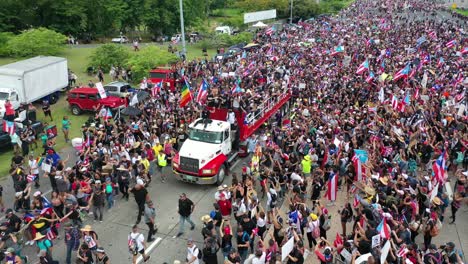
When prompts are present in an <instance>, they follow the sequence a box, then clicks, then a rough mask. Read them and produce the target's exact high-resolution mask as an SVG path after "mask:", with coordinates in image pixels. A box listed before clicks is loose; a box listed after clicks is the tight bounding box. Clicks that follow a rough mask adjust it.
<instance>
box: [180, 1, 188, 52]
mask: <svg viewBox="0 0 468 264" xmlns="http://www.w3.org/2000/svg"><path fill="white" fill-rule="evenodd" d="M179 7H180V33H181V35H182V36H181V37H182V54H181V55H183V56H184V58H185V54H186V53H187V49H186V47H185V29H184V4H183V3H182V0H179Z"/></svg>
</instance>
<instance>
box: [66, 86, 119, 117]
mask: <svg viewBox="0 0 468 264" xmlns="http://www.w3.org/2000/svg"><path fill="white" fill-rule="evenodd" d="M67 101H68V105H69V106H70V109H71V111H72V113H73V114H74V115H79V114H81V113H82V112H83V111H95V110H96V109H97V108H99V107H100V106H104V107H108V108H111V109H115V108H121V107H125V106H127V102H128V101H127V99H125V98H120V97H117V96H112V95H109V96H107V97H106V98H101V96H100V95H99V91H98V89H97V88H91V87H80V88H76V89H73V90H71V91H70V92H69V93H68V96H67Z"/></svg>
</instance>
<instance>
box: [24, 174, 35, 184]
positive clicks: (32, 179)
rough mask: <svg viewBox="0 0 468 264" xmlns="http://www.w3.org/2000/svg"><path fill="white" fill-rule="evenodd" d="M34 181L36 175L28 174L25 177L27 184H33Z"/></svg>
mask: <svg viewBox="0 0 468 264" xmlns="http://www.w3.org/2000/svg"><path fill="white" fill-rule="evenodd" d="M35 179H36V175H32V174H29V175H28V176H26V180H27V181H28V182H33V181H34V180H35Z"/></svg>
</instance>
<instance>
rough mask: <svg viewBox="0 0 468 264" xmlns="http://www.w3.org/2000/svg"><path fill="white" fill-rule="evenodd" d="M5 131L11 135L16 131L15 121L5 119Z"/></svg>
mask: <svg viewBox="0 0 468 264" xmlns="http://www.w3.org/2000/svg"><path fill="white" fill-rule="evenodd" d="M3 132H7V133H8V134H9V135H10V136H11V135H13V134H14V133H15V122H12V121H7V120H3Z"/></svg>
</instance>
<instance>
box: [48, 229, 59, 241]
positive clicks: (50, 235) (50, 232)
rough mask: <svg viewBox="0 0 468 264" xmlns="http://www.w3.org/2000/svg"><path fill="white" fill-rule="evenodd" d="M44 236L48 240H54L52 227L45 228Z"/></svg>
mask: <svg viewBox="0 0 468 264" xmlns="http://www.w3.org/2000/svg"><path fill="white" fill-rule="evenodd" d="M46 237H47V239H49V240H54V239H56V238H57V235H56V234H55V232H54V231H52V228H49V230H47V234H46Z"/></svg>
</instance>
